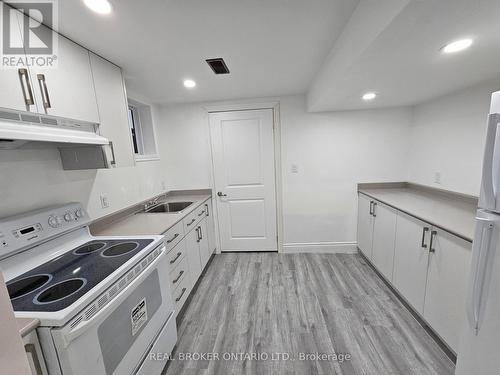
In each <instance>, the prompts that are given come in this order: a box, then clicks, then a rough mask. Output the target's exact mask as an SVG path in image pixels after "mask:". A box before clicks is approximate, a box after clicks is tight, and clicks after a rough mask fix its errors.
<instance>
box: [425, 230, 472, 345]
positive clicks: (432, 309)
mask: <svg viewBox="0 0 500 375" xmlns="http://www.w3.org/2000/svg"><path fill="white" fill-rule="evenodd" d="M431 236H432V238H431V240H430V241H429V242H430V243H429V251H430V258H429V270H428V274H427V288H426V294H425V304H424V318H425V319H426V320H427V322H428V323H429V324H430V325H431V327H432V328H434V329H435V330H436V332H437V333H438V334H439V335H440V336H441V337H442V338H443V339H444V340H445V341H446V342H447V343H448V345H449V346H450V347H451V348H452V349H453V350H454V351H457V349H458V342H459V337H460V334H461V328H462V327H463V326H464V320H465V296H466V290H467V282H468V280H469V277H468V275H469V268H470V260H471V243H470V242H468V241H465V240H462V239H461V238H458V237H456V236H453V235H451V234H449V233H447V232H445V231H443V230H440V229H436V228H432V234H431Z"/></svg>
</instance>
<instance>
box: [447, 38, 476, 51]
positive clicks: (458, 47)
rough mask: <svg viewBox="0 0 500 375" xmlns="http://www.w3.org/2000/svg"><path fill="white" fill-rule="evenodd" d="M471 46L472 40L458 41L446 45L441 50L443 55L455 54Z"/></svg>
mask: <svg viewBox="0 0 500 375" xmlns="http://www.w3.org/2000/svg"><path fill="white" fill-rule="evenodd" d="M471 45H472V39H460V40H456V41H454V42H451V43H448V44H447V45H445V46H444V47H443V48H441V50H442V51H443V52H444V53H455V52H460V51H463V50H464V49H467V48H469V47H470V46H471Z"/></svg>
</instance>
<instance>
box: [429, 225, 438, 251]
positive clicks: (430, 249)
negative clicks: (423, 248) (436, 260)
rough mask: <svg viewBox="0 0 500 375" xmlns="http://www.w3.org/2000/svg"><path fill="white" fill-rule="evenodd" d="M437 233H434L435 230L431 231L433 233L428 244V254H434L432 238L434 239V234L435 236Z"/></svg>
mask: <svg viewBox="0 0 500 375" xmlns="http://www.w3.org/2000/svg"><path fill="white" fill-rule="evenodd" d="M437 233H438V232H437V231H435V230H433V231H432V232H431V242H430V244H429V253H435V252H436V249H434V248H433V247H432V245H433V243H434V238H435V237H436V234H437Z"/></svg>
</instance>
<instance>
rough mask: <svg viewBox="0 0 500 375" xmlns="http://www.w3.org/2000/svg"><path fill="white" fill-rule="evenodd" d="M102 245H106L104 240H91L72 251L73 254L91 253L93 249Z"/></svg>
mask: <svg viewBox="0 0 500 375" xmlns="http://www.w3.org/2000/svg"><path fill="white" fill-rule="evenodd" d="M104 246H106V243H105V242H91V243H87V244H85V245H83V246H80V247H79V248H78V249H76V250H75V251H73V254H75V255H85V254H90V253H93V252H94V251H98V250H101V249H102V248H103V247H104Z"/></svg>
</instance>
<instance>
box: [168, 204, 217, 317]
mask: <svg viewBox="0 0 500 375" xmlns="http://www.w3.org/2000/svg"><path fill="white" fill-rule="evenodd" d="M208 202H209V201H206V202H204V203H202V204H201V205H200V206H199V207H198V208H196V209H195V210H193V212H191V213H189V214H188V215H187V216H186V217H185V218H184V219H183V220H182V221H180V222H178V223H177V224H175V225H174V226H173V227H171V228H170V229H169V230H168V231H167V232H166V233H165V242H166V243H167V250H168V255H167V256H168V260H169V266H170V283H171V289H172V294H173V297H174V300H175V302H176V311H177V313H178V312H179V311H180V310H181V309H182V307H183V305H184V303H185V302H186V300H187V298H188V296H189V293H191V290H192V289H193V287H194V286H195V284H196V282H197V281H198V279H199V278H200V275H201V273H202V271H203V269H204V268H205V266H206V265H207V263H208V260H209V259H210V256H211V255H212V252H213V251H210V245H209V238H210V237H215V233H214V231H213V229H211V226H210V222H209V220H208V219H209V217H210V216H207V214H206V208H207V205H208ZM208 207H210V206H208ZM188 224H189V225H188ZM184 233H186V234H185V236H184Z"/></svg>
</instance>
